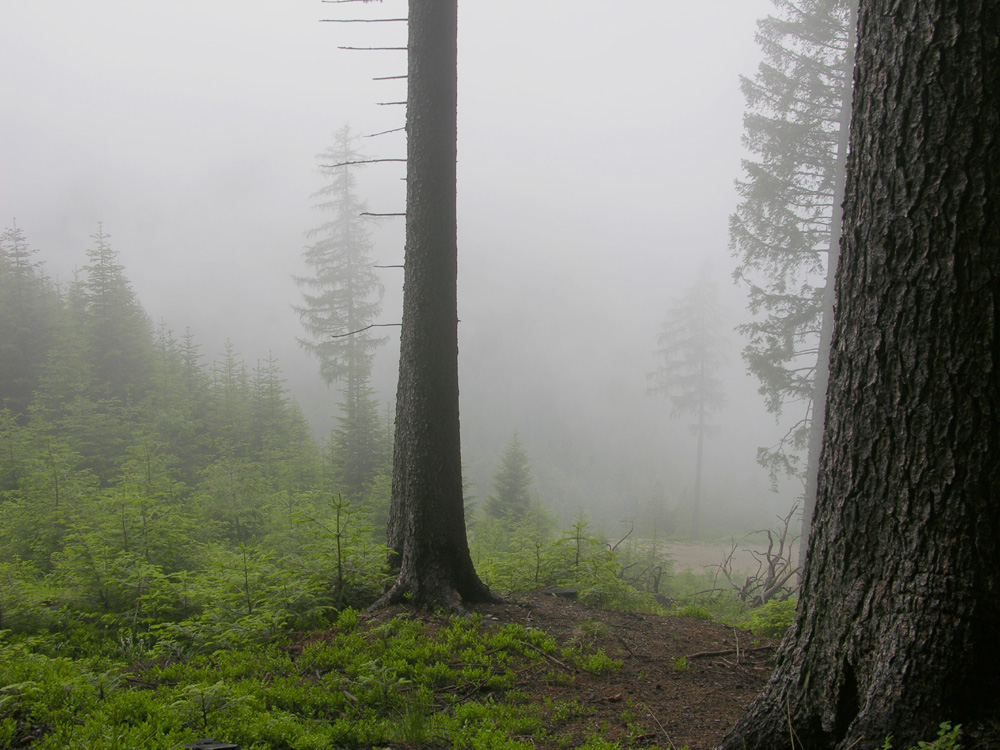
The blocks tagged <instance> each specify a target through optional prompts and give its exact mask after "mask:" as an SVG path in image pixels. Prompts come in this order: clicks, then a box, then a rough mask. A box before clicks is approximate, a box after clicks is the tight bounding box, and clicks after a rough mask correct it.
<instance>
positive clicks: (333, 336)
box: [330, 323, 403, 339]
mask: <svg viewBox="0 0 1000 750" xmlns="http://www.w3.org/2000/svg"><path fill="white" fill-rule="evenodd" d="M401 325H403V324H402V323H372V324H371V325H367V326H365V327H364V328H359V329H358V330H356V331H351V332H350V333H334V334H330V338H331V339H343V338H347V337H348V336H353V335H354V334H356V333H364V332H365V331H367V330H369V329H371V328H399V326H401Z"/></svg>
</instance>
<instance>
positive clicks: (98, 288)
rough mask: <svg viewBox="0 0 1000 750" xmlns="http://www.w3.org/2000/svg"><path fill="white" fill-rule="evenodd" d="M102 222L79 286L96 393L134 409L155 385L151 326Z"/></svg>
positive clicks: (94, 395)
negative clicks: (152, 380)
mask: <svg viewBox="0 0 1000 750" xmlns="http://www.w3.org/2000/svg"><path fill="white" fill-rule="evenodd" d="M110 239H111V236H110V235H108V234H105V233H104V228H103V226H102V225H101V224H98V225H97V233H96V234H94V235H93V240H94V246H93V247H92V248H91V249H90V250H88V251H87V259H88V261H89V262H88V263H87V265H85V266H84V267H83V270H84V274H85V275H84V279H83V282H82V284H81V286H80V289H79V294H80V296H81V302H82V304H83V310H82V312H83V318H84V335H85V338H86V344H87V358H88V360H89V362H90V367H91V371H92V373H93V378H94V381H93V388H94V393H93V398H94V399H95V400H106V401H113V402H115V403H116V404H117V405H118V406H119V407H121V408H122V409H124V410H126V411H133V410H135V409H136V408H137V407H138V406H139V404H140V403H141V401H142V399H143V398H144V397H145V395H146V394H147V392H148V391H149V388H150V386H151V379H152V364H153V326H152V323H151V321H150V320H149V317H148V316H147V315H146V312H145V311H144V310H143V309H142V305H141V304H140V303H139V300H138V299H137V298H136V295H135V292H134V291H133V290H132V284H131V282H130V281H129V280H128V278H127V277H126V276H125V268H124V266H122V265H121V264H120V263H119V262H118V253H117V252H115V251H114V250H113V249H112V248H111V243H110V241H109V240H110Z"/></svg>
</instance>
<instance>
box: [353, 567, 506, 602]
mask: <svg viewBox="0 0 1000 750" xmlns="http://www.w3.org/2000/svg"><path fill="white" fill-rule="evenodd" d="M462 567H465V566H462ZM504 601H506V599H504V597H502V596H500V595H499V594H495V593H493V591H491V590H490V587H489V586H487V585H486V584H485V583H483V582H482V581H480V580H479V576H478V575H476V572H475V570H474V569H473V568H472V566H471V561H470V564H469V566H468V569H465V570H456V569H455V566H454V564H447V563H446V564H435V563H431V562H427V561H424V562H423V563H422V564H420V565H416V564H411V565H409V566H408V565H406V564H405V562H404V564H403V566H402V568H401V569H400V573H399V578H397V579H396V583H394V584H393V585H392V587H391V588H390V589H389V590H388V591H387V592H385V594H383V595H382V596H381V597H379V599H378V600H376V601H375V603H374V604H372V605H371V606H370V607H368V609H367V610H366V612H374V611H376V610H379V609H384V608H386V607H391V606H393V605H395V604H401V605H404V606H407V607H412V608H414V609H418V610H435V609H443V610H445V611H448V612H454V613H457V614H468V610H467V609H466V605H468V604H500V603H502V602H504Z"/></svg>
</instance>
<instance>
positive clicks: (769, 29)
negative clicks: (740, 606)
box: [730, 0, 857, 546]
mask: <svg viewBox="0 0 1000 750" xmlns="http://www.w3.org/2000/svg"><path fill="white" fill-rule="evenodd" d="M774 4H775V7H776V10H777V12H776V14H775V15H773V16H768V17H767V18H764V19H762V20H761V21H760V22H759V24H758V33H757V40H758V42H759V44H760V46H761V50H762V51H763V53H764V60H763V62H761V64H760V67H759V69H758V71H757V74H756V75H755V76H754V77H753V78H752V79H751V78H743V79H742V88H743V93H744V96H745V97H746V102H747V112H746V115H745V116H744V136H743V142H744V144H745V145H746V146H747V148H748V149H749V151H750V153H751V157H750V158H748V159H746V160H745V161H744V162H743V170H744V173H745V174H744V178H743V179H741V180H738V181H737V183H736V187H737V192H738V194H739V196H740V203H739V205H738V207H737V209H736V212H735V213H734V214H733V215H732V216H731V217H730V244H731V247H732V250H733V253H734V255H735V256H736V258H737V259H738V261H739V265H738V267H737V268H736V270H735V272H734V278H736V279H737V281H739V282H741V283H742V284H744V285H745V286H746V287H747V290H748V295H749V307H750V310H751V312H753V313H754V315H755V316H756V318H755V320H753V321H752V322H751V323H748V324H746V325H743V326H741V327H740V329H741V332H742V333H743V334H744V335H745V336H746V337H747V340H748V342H747V345H746V348H745V349H744V351H743V357H744V359H745V361H746V363H747V368H748V370H749V372H750V373H751V374H752V375H754V376H755V377H756V378H757V379H758V380H759V381H760V388H759V391H760V393H761V395H763V396H764V399H765V403H766V404H767V408H768V410H769V411H771V412H773V413H774V414H775V415H781V414H782V413H783V411H784V410H785V408H786V407H790V408H791V409H792V410H793V414H794V416H793V424H792V426H791V427H790V429H789V430H788V432H787V433H786V435H785V436H784V437H783V438H782V439H781V441H779V443H778V444H777V445H776V446H772V447H770V448H761V449H760V450H759V452H758V460H759V462H760V463H761V464H762V465H763V466H765V467H766V468H767V469H768V470H769V471H770V473H771V477H772V481H773V482H776V481H777V478H778V477H779V476H781V475H782V474H784V475H787V476H799V477H801V478H803V479H804V480H805V482H806V490H805V497H806V501H805V511H804V519H803V520H804V531H803V536H804V537H805V535H806V534H807V533H808V527H809V523H810V519H811V508H812V506H813V504H814V496H815V476H816V466H817V463H818V459H819V444H820V438H821V433H822V428H823V409H824V399H825V396H826V387H827V368H828V362H829V348H830V337H831V332H832V309H833V280H834V277H835V274H836V269H837V257H838V254H839V245H840V228H841V227H840V225H841V219H842V211H841V203H842V201H843V195H844V179H845V164H846V160H847V151H848V129H849V127H850V112H851V71H852V70H853V67H854V44H855V38H854V37H855V28H854V27H855V24H856V16H857V0H774ZM803 453H805V454H807V461H806V463H805V465H803V464H802V461H801V457H800V456H801V454H803ZM804 542H805V539H804V538H803V546H805V545H804Z"/></svg>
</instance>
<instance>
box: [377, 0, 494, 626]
mask: <svg viewBox="0 0 1000 750" xmlns="http://www.w3.org/2000/svg"><path fill="white" fill-rule="evenodd" d="M457 37H458V3H457V0H415V1H414V2H411V3H410V10H409V42H408V46H409V50H408V58H409V63H408V76H409V77H408V89H407V115H406V130H407V154H406V157H407V188H406V254H405V263H404V265H405V270H404V281H403V325H402V330H401V334H400V360H399V386H398V389H397V392H396V437H395V446H394V465H393V478H392V502H391V508H390V518H389V546H390V547H391V548H392V550H393V551H394V553H395V554H394V558H393V559H394V563H395V564H398V566H399V578H398V580H397V581H396V583H395V585H394V586H393V587H392V588H391V589H390V590H389V592H388V593H387V594H386V595H385V596H384V597H383V598H382V599H381V600H380V601H379V602H376V604H375V605H373V606H374V607H377V606H380V605H383V604H392V603H397V602H399V601H402V600H403V599H404V597H405V596H407V595H409V597H410V599H409V601H410V603H411V604H412V605H413V606H415V607H420V608H433V607H438V606H443V607H447V608H451V609H461V605H462V602H463V601H464V602H472V601H487V600H492V599H493V595H492V594H491V592H490V590H489V589H488V588H487V587H486V586H485V585H483V583H482V582H480V580H479V577H478V576H477V575H476V572H475V569H474V568H473V564H472V557H471V556H470V554H469V544H468V539H467V536H466V531H465V510H464V505H463V496H462V459H461V447H460V438H459V418H458V302H457V276H458V242H457V230H456V214H455V195H456V175H455V161H456V139H457V136H456V134H457V124H456V123H457V98H458V81H457V73H456V71H457Z"/></svg>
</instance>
